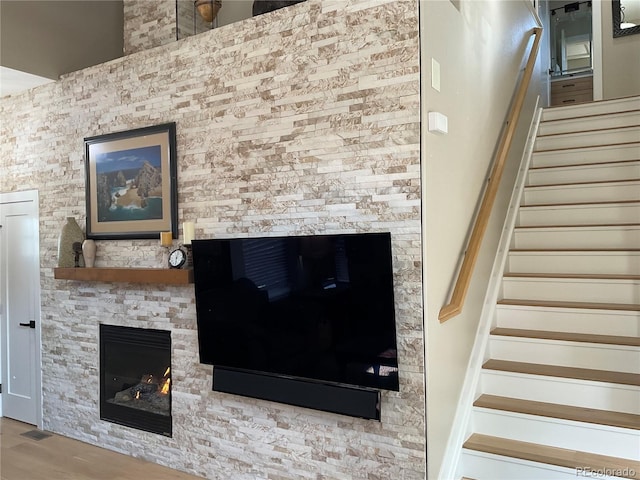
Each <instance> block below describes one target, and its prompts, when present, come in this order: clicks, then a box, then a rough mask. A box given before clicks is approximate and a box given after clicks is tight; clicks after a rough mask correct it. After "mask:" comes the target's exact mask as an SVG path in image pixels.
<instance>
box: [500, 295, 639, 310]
mask: <svg viewBox="0 0 640 480" xmlns="http://www.w3.org/2000/svg"><path fill="white" fill-rule="evenodd" d="M498 305H520V306H528V307H552V308H579V309H580V308H583V309H587V310H623V311H632V312H640V304H636V303H596V302H564V301H554V300H519V299H512V298H503V299H501V300H498Z"/></svg>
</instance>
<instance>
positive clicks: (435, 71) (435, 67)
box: [431, 58, 440, 91]
mask: <svg viewBox="0 0 640 480" xmlns="http://www.w3.org/2000/svg"><path fill="white" fill-rule="evenodd" d="M431 87H433V89H434V90H437V91H440V63H438V61H437V60H436V59H435V58H432V59H431Z"/></svg>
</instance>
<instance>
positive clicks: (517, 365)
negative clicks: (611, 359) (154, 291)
mask: <svg viewBox="0 0 640 480" xmlns="http://www.w3.org/2000/svg"><path fill="white" fill-rule="evenodd" d="M482 368H484V369H488V370H500V371H503V372H514V373H524V374H529V375H543V376H546V377H561V378H573V379H576V380H588V381H593V382H607V383H618V384H622V385H633V386H639V387H640V374H637V373H627V372H615V371H610V370H594V369H590V368H577V367H563V366H558V365H546V364H540V363H525V362H512V361H509V360H496V359H489V360H487V361H486V362H485V363H484V364H483V365H482Z"/></svg>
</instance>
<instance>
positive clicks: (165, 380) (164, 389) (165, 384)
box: [160, 367, 171, 395]
mask: <svg viewBox="0 0 640 480" xmlns="http://www.w3.org/2000/svg"><path fill="white" fill-rule="evenodd" d="M170 373H171V367H167V369H166V370H165V372H164V375H163V376H162V382H161V383H160V393H161V394H162V395H166V394H167V393H169V387H170V386H171V377H169V374H170Z"/></svg>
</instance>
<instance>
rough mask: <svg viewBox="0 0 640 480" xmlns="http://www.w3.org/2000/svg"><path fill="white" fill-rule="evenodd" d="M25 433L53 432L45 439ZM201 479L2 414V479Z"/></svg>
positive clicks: (0, 437)
mask: <svg viewBox="0 0 640 480" xmlns="http://www.w3.org/2000/svg"><path fill="white" fill-rule="evenodd" d="M25 433H33V434H35V436H38V434H46V435H50V436H47V437H46V438H43V439H41V440H36V439H33V438H30V437H29V436H25V435H23V434H25ZM147 478H153V479H154V480H197V479H200V477H195V476H192V475H187V474H186V473H182V472H179V471H177V470H172V469H170V468H167V467H163V466H160V465H156V464H154V463H149V462H146V461H144V460H140V459H137V458H133V457H130V456H127V455H123V454H120V453H116V452H112V451H110V450H106V449H104V448H99V447H94V446H93V445H89V444H87V443H83V442H79V441H77V440H72V439H70V438H67V437H62V436H60V435H56V434H50V433H49V432H41V431H39V430H37V429H36V428H35V427H34V426H33V425H28V424H26V423H22V422H18V421H16V420H12V419H9V418H0V479H1V480H102V479H104V480H131V479H147Z"/></svg>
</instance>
